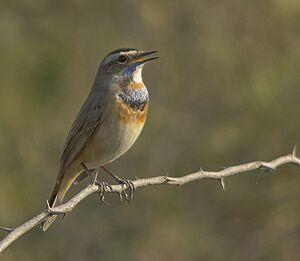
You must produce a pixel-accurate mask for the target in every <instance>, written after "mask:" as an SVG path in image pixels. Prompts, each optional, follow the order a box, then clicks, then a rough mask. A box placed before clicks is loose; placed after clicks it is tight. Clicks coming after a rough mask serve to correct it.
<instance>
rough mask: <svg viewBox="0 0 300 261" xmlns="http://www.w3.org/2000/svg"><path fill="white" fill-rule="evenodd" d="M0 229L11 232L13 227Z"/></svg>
mask: <svg viewBox="0 0 300 261" xmlns="http://www.w3.org/2000/svg"><path fill="white" fill-rule="evenodd" d="M0 229H2V230H4V231H5V232H8V233H10V232H12V231H13V230H14V229H13V228H10V227H0Z"/></svg>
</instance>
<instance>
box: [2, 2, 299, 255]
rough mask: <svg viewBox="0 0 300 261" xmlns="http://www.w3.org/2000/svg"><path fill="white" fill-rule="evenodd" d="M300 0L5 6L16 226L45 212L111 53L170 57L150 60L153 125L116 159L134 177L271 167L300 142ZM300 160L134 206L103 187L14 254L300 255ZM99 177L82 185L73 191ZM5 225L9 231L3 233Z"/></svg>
mask: <svg viewBox="0 0 300 261" xmlns="http://www.w3.org/2000/svg"><path fill="white" fill-rule="evenodd" d="M299 25H300V1H298V0H284V1H283V0H264V1H261V0H252V1H242V0H227V1H217V0H201V1H179V0H173V1H171V0H169V1H167V0H152V1H140V0H134V1H128V0H124V1H111V0H105V1H96V0H94V1H80V0H74V1H67V0H64V1H58V0H52V1H45V0H26V1H25V0H23V1H21V0H15V1H9V0H1V2H0V37H1V38H0V86H1V87H0V225H5V226H16V225H18V224H20V223H23V222H24V221H25V220H27V219H28V218H30V217H32V216H34V215H35V214H37V213H39V212H40V211H41V210H42V209H43V208H44V207H45V200H46V199H47V198H48V197H49V195H50V193H51V190H52V188H53V185H54V182H55V178H56V175H57V168H58V159H59V154H60V150H61V147H62V144H63V141H64V138H65V136H66V134H67V132H68V129H69V127H70V125H71V123H72V121H73V119H74V117H75V116H76V113H77V112H78V109H79V107H80V105H81V103H82V102H83V100H84V98H85V96H86V95H87V93H88V91H89V89H90V86H91V84H92V82H93V80H94V76H95V73H96V70H97V67H98V64H99V62H100V61H101V59H102V58H103V57H104V56H105V55H106V54H107V53H108V52H109V51H111V50H113V49H115V48H118V47H136V48H140V49H144V50H153V49H154V50H156V49H157V50H159V51H160V57H161V58H160V59H159V60H157V61H155V62H153V63H151V64H149V65H147V66H146V67H145V69H144V82H145V83H146V85H147V87H148V89H149V92H150V95H151V101H150V112H149V117H148V120H147V123H146V125H145V127H144V130H143V132H142V134H141V136H140V138H139V139H138V141H137V142H136V144H135V145H134V146H133V148H132V149H131V150H130V151H129V152H128V153H127V154H126V155H124V156H123V157H121V158H120V159H118V160H117V161H116V162H115V163H113V164H112V165H111V168H112V169H113V170H114V171H115V172H116V173H118V174H119V175H120V176H122V177H127V178H133V177H135V176H138V177H149V176H155V175H162V174H164V173H168V174H169V175H171V176H180V175H183V174H187V173H190V172H192V171H196V170H198V169H199V168H200V167H201V168H203V169H205V170H220V169H221V168H222V167H224V166H230V165H234V164H239V163H244V162H248V161H252V160H258V159H260V160H271V159H273V158H275V157H277V156H280V155H283V154H286V153H289V152H291V151H292V148H293V146H294V145H295V144H297V143H298V145H300V144H299V138H300V121H299V112H300V109H299V98H300V73H299V68H300V27H299ZM299 173H300V169H299V168H297V167H295V166H285V167H282V168H280V169H279V170H277V171H276V172H273V173H272V174H271V175H266V176H260V175H258V174H259V172H253V173H248V174H243V175H238V176H235V177H231V178H228V179H226V180H225V183H226V185H227V190H226V191H225V192H223V191H222V189H221V187H220V185H219V183H218V182H216V181H212V180H201V181H199V182H193V183H192V184H188V185H186V186H183V187H180V188H177V187H171V186H159V187H151V188H144V189H139V190H138V191H137V193H136V196H135V199H134V201H133V202H132V203H131V204H127V203H124V202H123V203H121V202H119V201H118V198H117V196H115V195H107V197H106V199H107V201H108V202H110V203H111V207H106V206H103V205H102V206H101V205H100V204H99V199H98V198H97V197H96V196H95V195H93V196H91V197H90V198H88V199H86V200H85V201H84V202H82V204H80V205H79V206H78V207H77V208H76V209H75V210H74V211H73V212H72V213H71V214H69V215H68V216H67V217H66V218H65V219H64V220H63V221H59V222H56V224H55V225H54V226H53V227H52V228H51V229H50V230H49V231H47V232H46V233H43V232H41V231H40V230H39V229H34V230H33V231H31V232H29V233H27V234H26V235H25V236H23V237H22V238H21V239H19V240H18V241H16V242H15V243H14V244H13V245H12V246H10V247H9V249H8V250H7V251H5V253H4V254H2V255H1V256H0V259H1V260H3V261H13V260H46V261H47V260H141V261H148V260H175V261H177V260H299V259H300V249H299V244H300V204H299V196H300V186H299V182H300V175H299ZM84 186H85V184H83V185H81V186H79V187H75V188H74V189H73V190H72V191H71V192H70V193H69V194H68V196H69V197H70V196H71V195H73V194H74V193H75V192H76V191H78V190H79V189H82V188H83V187H84ZM4 235H5V233H4V232H1V231H0V236H1V237H4Z"/></svg>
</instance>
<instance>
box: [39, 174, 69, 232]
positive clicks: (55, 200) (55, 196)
mask: <svg viewBox="0 0 300 261" xmlns="http://www.w3.org/2000/svg"><path fill="white" fill-rule="evenodd" d="M61 176H62V177H64V176H65V175H61ZM72 183H73V180H70V179H66V178H65V179H64V178H62V180H61V181H60V182H56V184H55V187H54V189H53V192H52V195H51V197H50V199H49V205H50V207H51V208H54V207H57V206H59V205H61V204H62V201H63V199H64V197H65V195H66V193H67V191H68V190H69V188H70V187H71V185H72ZM56 218H57V216H56V215H53V216H50V217H48V218H47V219H45V220H44V221H43V223H42V224H41V228H42V230H43V231H46V230H47V229H48V228H49V227H50V226H51V225H52V223H53V222H54V221H55V219H56Z"/></svg>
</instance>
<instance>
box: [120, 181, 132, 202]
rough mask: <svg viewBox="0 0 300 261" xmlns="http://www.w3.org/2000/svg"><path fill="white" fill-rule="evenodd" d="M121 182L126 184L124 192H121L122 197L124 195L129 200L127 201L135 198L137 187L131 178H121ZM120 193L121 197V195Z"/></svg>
mask: <svg viewBox="0 0 300 261" xmlns="http://www.w3.org/2000/svg"><path fill="white" fill-rule="evenodd" d="M119 183H120V184H121V185H122V186H125V189H124V190H123V191H122V192H120V194H121V197H122V196H124V198H125V199H126V200H127V202H130V201H131V200H132V199H133V195H134V192H135V187H134V185H133V182H132V181H131V180H120V181H119ZM127 190H128V191H129V194H127V192H126V191H127ZM120 194H119V197H120Z"/></svg>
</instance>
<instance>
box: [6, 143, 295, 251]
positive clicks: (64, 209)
mask: <svg viewBox="0 0 300 261" xmlns="http://www.w3.org/2000/svg"><path fill="white" fill-rule="evenodd" d="M289 163H292V164H295V165H298V166H300V158H298V157H297V155H296V147H295V148H294V150H293V152H292V153H291V154H288V155H286V156H282V157H279V158H276V159H274V160H272V161H269V162H264V161H253V162H250V163H245V164H240V165H236V166H232V167H228V168H224V169H222V170H220V171H204V170H202V169H200V170H199V171H197V172H194V173H191V174H187V175H185V176H182V177H177V178H176V177H169V176H167V175H164V176H158V177H152V178H144V179H136V180H134V181H132V182H131V184H132V185H133V186H134V188H135V189H137V188H141V187H146V186H152V185H178V186H179V185H183V184H186V183H189V182H192V181H195V180H199V179H202V178H208V179H217V180H219V181H220V183H221V186H222V188H223V189H225V183H224V178H225V177H228V176H232V175H236V174H240V173H244V172H248V171H251V170H259V169H260V170H263V171H264V172H266V171H271V170H275V169H276V168H277V167H279V166H281V165H284V164H289ZM128 188H129V185H105V186H103V184H102V183H101V184H97V183H95V182H93V184H90V185H88V186H87V187H86V188H85V189H83V190H82V191H80V192H79V193H78V194H77V195H75V196H74V197H73V198H71V199H70V200H69V201H68V202H66V203H65V204H63V205H60V206H58V207H55V208H53V209H51V208H49V207H48V208H46V209H45V210H43V211H42V212H41V213H40V214H38V215H37V216H35V217H33V218H31V219H30V220H28V221H26V222H25V223H23V224H21V225H19V226H18V227H16V228H8V227H0V228H1V229H2V230H4V231H5V232H6V233H8V234H7V235H6V237H5V238H4V239H3V240H2V241H1V242H0V253H2V252H3V251H4V250H5V249H6V248H7V247H8V246H9V245H10V244H12V243H13V242H14V241H15V240H16V239H18V238H19V237H20V236H22V235H23V234H25V233H26V232H28V231H29V230H31V229H32V228H34V227H36V226H37V225H39V224H40V223H41V222H42V221H43V220H45V219H46V218H47V217H49V216H51V215H54V214H55V215H66V214H67V213H69V212H70V211H72V210H73V208H74V207H75V206H76V205H77V204H78V203H79V202H81V201H82V200H83V199H85V198H86V197H87V196H89V195H91V194H94V193H99V192H100V191H101V190H102V191H104V192H105V193H118V194H120V193H122V192H123V191H124V190H126V189H128Z"/></svg>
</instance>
